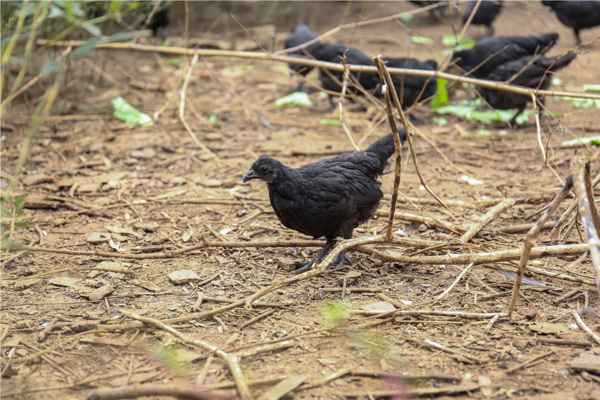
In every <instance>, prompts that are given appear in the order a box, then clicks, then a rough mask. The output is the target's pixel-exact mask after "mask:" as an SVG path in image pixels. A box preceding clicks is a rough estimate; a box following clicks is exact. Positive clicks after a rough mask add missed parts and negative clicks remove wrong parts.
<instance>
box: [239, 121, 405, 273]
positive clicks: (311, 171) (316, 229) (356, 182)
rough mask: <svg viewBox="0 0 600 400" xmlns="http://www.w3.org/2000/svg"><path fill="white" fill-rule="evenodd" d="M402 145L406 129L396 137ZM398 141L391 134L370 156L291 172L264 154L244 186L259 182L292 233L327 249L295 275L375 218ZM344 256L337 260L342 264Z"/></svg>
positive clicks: (338, 159) (330, 161)
mask: <svg viewBox="0 0 600 400" xmlns="http://www.w3.org/2000/svg"><path fill="white" fill-rule="evenodd" d="M398 134H399V136H400V139H401V141H404V140H405V139H406V132H405V131H404V129H400V130H399V131H398ZM394 151H395V145H394V136H393V133H389V134H387V135H386V136H384V137H382V138H380V139H378V140H377V141H376V142H375V143H373V144H372V145H371V146H369V147H368V148H367V149H366V150H363V151H356V152H353V153H348V154H342V155H339V156H335V157H332V158H327V159H324V160H321V161H317V162H315V163H312V164H307V165H305V166H303V167H300V168H290V167H287V166H285V165H283V164H282V163H281V162H279V161H277V160H274V159H273V158H271V157H269V156H268V155H266V154H263V155H261V156H260V157H259V158H258V159H257V160H256V161H255V162H254V163H253V164H252V167H251V168H250V170H249V171H248V173H247V174H246V176H244V182H248V181H249V180H251V179H261V180H263V181H265V182H266V183H267V188H268V190H269V199H270V201H271V206H272V207H273V210H274V211H275V215H277V218H279V221H281V223H282V224H283V225H284V226H285V227H287V228H290V229H294V230H296V231H298V232H301V233H304V234H305V235H310V236H312V237H314V238H315V239H317V238H320V237H323V236H324V237H325V239H327V243H326V244H325V246H324V247H323V249H322V250H321V251H320V252H319V253H318V254H317V256H316V257H315V258H314V259H313V260H312V261H310V262H309V263H307V264H306V265H305V266H304V267H301V268H300V269H298V270H296V272H297V273H300V272H305V271H308V270H309V269H310V268H312V265H313V264H314V262H315V260H317V261H321V260H322V259H323V257H324V256H325V255H326V254H327V252H328V251H329V250H330V249H331V247H332V246H333V245H334V244H335V240H336V238H338V237H341V238H344V239H350V238H351V237H352V232H353V231H354V228H356V227H357V226H359V225H360V224H362V223H364V222H366V221H367V220H368V219H369V218H371V217H372V216H373V214H375V211H376V210H377V207H379V201H380V200H381V198H382V197H383V192H382V191H381V188H380V186H381V184H380V183H379V182H378V181H377V178H378V177H379V175H381V174H382V173H383V170H384V168H385V166H386V164H387V160H388V159H389V158H390V157H391V155H392V154H394ZM345 260H346V257H345V255H344V253H341V254H340V255H339V257H338V258H337V259H336V260H335V263H336V264H343V263H344V261H345Z"/></svg>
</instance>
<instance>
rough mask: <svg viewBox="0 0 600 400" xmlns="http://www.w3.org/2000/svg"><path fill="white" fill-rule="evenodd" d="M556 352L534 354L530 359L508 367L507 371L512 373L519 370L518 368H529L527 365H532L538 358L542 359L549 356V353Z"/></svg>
mask: <svg viewBox="0 0 600 400" xmlns="http://www.w3.org/2000/svg"><path fill="white" fill-rule="evenodd" d="M554 353H555V352H554V351H548V352H546V353H543V354H539V355H537V356H534V357H532V358H530V359H529V360H527V361H524V362H522V363H520V364H519V365H516V366H514V367H512V368H509V369H507V370H506V373H507V374H512V373H513V372H515V371H518V370H520V369H522V368H527V367H529V366H531V365H532V364H533V363H535V362H536V361H538V360H540V359H542V358H544V357H548V356H549V355H551V354H554Z"/></svg>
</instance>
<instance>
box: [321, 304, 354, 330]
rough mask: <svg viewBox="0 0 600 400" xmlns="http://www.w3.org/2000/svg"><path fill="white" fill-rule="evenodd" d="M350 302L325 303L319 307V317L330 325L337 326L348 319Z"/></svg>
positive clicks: (351, 306)
mask: <svg viewBox="0 0 600 400" xmlns="http://www.w3.org/2000/svg"><path fill="white" fill-rule="evenodd" d="M352 308H353V303H352V301H348V300H340V301H330V302H325V303H323V304H322V305H321V316H322V317H323V319H324V320H325V321H326V322H327V323H328V324H330V325H334V326H335V325H339V324H341V323H343V322H344V321H346V320H347V319H348V318H349V317H350V310H352Z"/></svg>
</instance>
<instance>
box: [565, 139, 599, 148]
mask: <svg viewBox="0 0 600 400" xmlns="http://www.w3.org/2000/svg"><path fill="white" fill-rule="evenodd" d="M588 143H593V144H595V145H596V146H600V136H589V137H584V138H579V139H573V140H565V141H564V142H562V143H561V144H562V145H563V146H565V147H571V146H581V145H582V144H588Z"/></svg>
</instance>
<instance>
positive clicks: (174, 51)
mask: <svg viewBox="0 0 600 400" xmlns="http://www.w3.org/2000/svg"><path fill="white" fill-rule="evenodd" d="M36 43H37V45H38V46H49V47H68V46H73V47H78V46H81V45H83V44H84V43H86V42H84V41H79V40H66V41H55V42H50V41H48V40H41V39H40V40H37V42H36ZM96 48H98V49H104V50H127V51H132V50H135V51H143V52H151V53H162V54H170V55H190V56H193V55H194V54H198V55H200V56H207V57H219V56H220V57H238V58H250V59H255V60H272V61H280V62H284V63H292V64H299V65H306V66H310V67H316V68H325V69H331V70H336V71H341V72H343V71H344V66H343V65H342V64H339V63H332V62H324V61H316V60H311V59H304V58H299V57H289V56H278V55H275V54H269V53H262V52H251V51H232V50H214V49H186V48H181V47H161V46H152V45H144V44H135V43H104V44H100V45H98V46H97V47H96ZM349 69H350V71H352V72H372V73H374V72H377V71H378V70H377V67H371V66H359V65H350V66H349ZM388 72H389V73H390V74H403V75H407V76H424V77H435V78H443V79H447V80H450V81H456V82H466V83H472V84H475V85H479V86H483V87H489V88H492V89H496V90H503V91H507V92H512V93H518V94H522V95H526V96H531V94H532V93H534V94H536V95H537V96H570V97H576V98H583V99H600V95H599V94H594V93H577V92H565V91H558V90H538V89H531V88H525V87H521V86H515V85H510V84H506V83H503V82H495V81H487V80H483V79H475V78H469V77H466V76H459V75H454V74H449V73H446V72H440V71H427V70H420V69H406V68H388Z"/></svg>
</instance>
